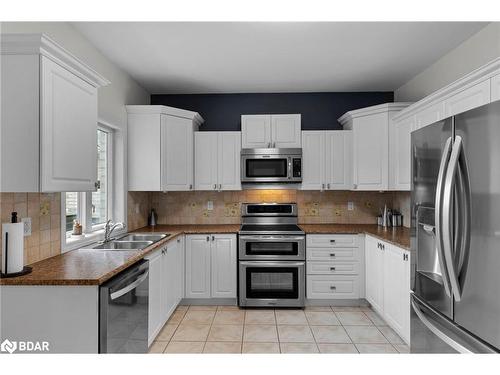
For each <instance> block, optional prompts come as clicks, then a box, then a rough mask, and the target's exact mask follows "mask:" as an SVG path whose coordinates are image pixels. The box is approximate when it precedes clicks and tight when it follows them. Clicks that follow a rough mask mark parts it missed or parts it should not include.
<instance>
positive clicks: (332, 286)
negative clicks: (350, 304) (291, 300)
mask: <svg viewBox="0 0 500 375" xmlns="http://www.w3.org/2000/svg"><path fill="white" fill-rule="evenodd" d="M306 281H307V298H313V299H314V298H317V299H335V298H338V299H342V298H346V299H348V298H359V279H358V277H357V276H335V275H308V276H307V280H306Z"/></svg>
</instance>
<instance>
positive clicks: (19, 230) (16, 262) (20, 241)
mask: <svg viewBox="0 0 500 375" xmlns="http://www.w3.org/2000/svg"><path fill="white" fill-rule="evenodd" d="M6 233H9V240H8V241H9V243H8V246H9V248H8V252H9V253H8V257H7V262H8V264H7V268H6V267H5V247H6V245H7V243H6V241H5V237H6V236H5V235H6ZM23 267H24V223H4V224H2V273H15V272H21V271H22V270H23Z"/></svg>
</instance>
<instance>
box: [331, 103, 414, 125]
mask: <svg viewBox="0 0 500 375" xmlns="http://www.w3.org/2000/svg"><path fill="white" fill-rule="evenodd" d="M411 104H412V103H407V102H399V103H385V104H378V105H374V106H371V107H366V108H360V109H356V110H353V111H349V112H346V113H345V114H343V115H342V116H341V117H340V118H339V119H338V120H337V121H338V122H339V123H340V124H341V125H342V126H344V125H345V124H347V123H348V122H350V121H352V120H353V119H355V118H358V117H364V116H370V115H375V114H377V113H383V112H392V111H401V110H403V109H405V108H406V107H408V106H409V105H411Z"/></svg>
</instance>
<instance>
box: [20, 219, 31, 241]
mask: <svg viewBox="0 0 500 375" xmlns="http://www.w3.org/2000/svg"><path fill="white" fill-rule="evenodd" d="M21 222H23V223H24V236H25V237H27V236H31V217H23V218H22V219H21Z"/></svg>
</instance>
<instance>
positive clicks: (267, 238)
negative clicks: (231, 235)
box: [240, 235, 305, 242]
mask: <svg viewBox="0 0 500 375" xmlns="http://www.w3.org/2000/svg"><path fill="white" fill-rule="evenodd" d="M240 240H242V241H248V240H258V241H281V242H293V241H304V240H305V238H304V236H289V235H282V236H281V235H279V236H273V235H269V236H266V235H258V236H247V235H243V236H240Z"/></svg>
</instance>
